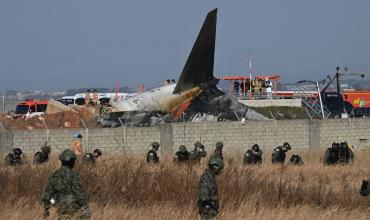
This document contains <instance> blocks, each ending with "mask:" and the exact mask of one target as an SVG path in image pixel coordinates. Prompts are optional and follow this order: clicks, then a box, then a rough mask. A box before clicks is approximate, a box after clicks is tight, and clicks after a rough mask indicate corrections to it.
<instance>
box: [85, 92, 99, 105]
mask: <svg viewBox="0 0 370 220" xmlns="http://www.w3.org/2000/svg"><path fill="white" fill-rule="evenodd" d="M85 105H92V106H97V105H100V103H99V94H98V91H97V90H96V89H94V90H93V92H91V91H90V90H89V89H88V90H86V92H85Z"/></svg>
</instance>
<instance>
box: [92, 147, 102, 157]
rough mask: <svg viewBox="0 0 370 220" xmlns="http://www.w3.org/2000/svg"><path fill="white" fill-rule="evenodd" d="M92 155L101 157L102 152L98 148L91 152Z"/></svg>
mask: <svg viewBox="0 0 370 220" xmlns="http://www.w3.org/2000/svg"><path fill="white" fill-rule="evenodd" d="M93 153H94V154H96V155H98V156H101V155H102V152H101V150H100V149H99V148H96V149H95V150H94V151H93Z"/></svg>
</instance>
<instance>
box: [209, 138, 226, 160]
mask: <svg viewBox="0 0 370 220" xmlns="http://www.w3.org/2000/svg"><path fill="white" fill-rule="evenodd" d="M223 147H224V144H223V143H222V142H217V143H216V149H215V151H214V152H213V154H212V155H211V157H219V158H220V159H221V160H224V157H223V156H222V148H223Z"/></svg>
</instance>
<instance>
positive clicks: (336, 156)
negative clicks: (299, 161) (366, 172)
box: [324, 142, 354, 165]
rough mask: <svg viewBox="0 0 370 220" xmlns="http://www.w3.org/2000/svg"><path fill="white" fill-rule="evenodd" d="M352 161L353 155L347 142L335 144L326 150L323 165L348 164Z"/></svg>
mask: <svg viewBox="0 0 370 220" xmlns="http://www.w3.org/2000/svg"><path fill="white" fill-rule="evenodd" d="M353 160H354V154H353V151H352V149H351V147H350V146H349V145H348V144H347V142H342V143H336V142H334V143H333V144H332V145H331V148H328V149H326V151H325V155H324V164H325V165H336V164H342V165H345V164H350V163H352V162H353Z"/></svg>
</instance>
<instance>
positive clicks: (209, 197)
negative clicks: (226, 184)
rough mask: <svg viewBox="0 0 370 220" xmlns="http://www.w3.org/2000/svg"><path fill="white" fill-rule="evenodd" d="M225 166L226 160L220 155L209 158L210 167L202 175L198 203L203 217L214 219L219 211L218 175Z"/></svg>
mask: <svg viewBox="0 0 370 220" xmlns="http://www.w3.org/2000/svg"><path fill="white" fill-rule="evenodd" d="M223 168H224V162H223V161H222V160H221V159H220V158H219V157H211V158H210V159H209V160H208V169H206V170H205V171H204V173H203V175H202V176H201V177H200V180H199V192H198V203H197V205H198V210H199V214H200V216H201V219H212V218H215V217H216V216H217V215H218V213H219V208H220V205H219V198H218V188H217V184H216V175H219V174H220V173H221V171H222V169H223Z"/></svg>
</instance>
